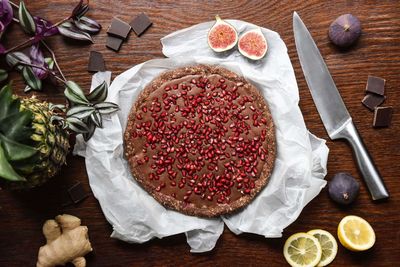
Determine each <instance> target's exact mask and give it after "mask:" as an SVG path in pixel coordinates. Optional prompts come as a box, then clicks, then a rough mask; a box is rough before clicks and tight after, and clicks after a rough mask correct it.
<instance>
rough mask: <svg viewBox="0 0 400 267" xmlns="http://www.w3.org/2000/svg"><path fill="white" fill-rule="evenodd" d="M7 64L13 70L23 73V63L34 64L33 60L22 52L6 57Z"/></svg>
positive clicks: (9, 54)
mask: <svg viewBox="0 0 400 267" xmlns="http://www.w3.org/2000/svg"><path fill="white" fill-rule="evenodd" d="M6 62H7V64H8V65H9V66H10V67H11V68H15V69H17V70H19V71H22V68H23V66H22V65H21V62H22V63H29V64H30V63H32V62H31V59H30V58H29V57H28V56H27V55H25V54H24V53H22V52H12V53H8V54H7V55H6Z"/></svg>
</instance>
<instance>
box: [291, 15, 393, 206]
mask: <svg viewBox="0 0 400 267" xmlns="http://www.w3.org/2000/svg"><path fill="white" fill-rule="evenodd" d="M293 32H294V39H295V44H296V49H297V54H298V56H299V60H300V65H301V68H302V69H303V73H304V77H305V79H306V82H307V85H308V88H309V89H310V92H311V96H312V98H313V100H314V103H315V106H316V107H317V110H318V113H319V115H320V117H321V120H322V123H323V125H324V127H325V129H326V131H327V133H328V135H329V137H330V138H331V139H332V140H336V139H346V140H347V141H348V142H349V143H350V145H351V147H352V148H353V150H354V154H355V157H356V161H357V163H358V167H359V169H360V172H361V174H362V176H363V178H364V180H365V182H366V184H367V187H368V189H369V191H370V193H371V196H372V199H374V200H378V199H384V198H388V197H389V193H388V191H387V190H386V187H385V185H384V183H383V180H382V178H381V176H380V174H379V172H378V170H377V168H376V167H375V164H374V163H373V161H372V158H371V156H370V155H369V153H368V151H367V150H366V148H365V145H364V143H363V141H362V139H361V137H360V135H359V134H358V131H357V129H356V127H355V125H354V123H353V121H352V118H351V116H350V114H349V112H348V111H347V108H346V106H345V104H344V102H343V99H342V97H341V96H340V93H339V91H338V89H337V88H336V85H335V82H334V81H333V78H332V76H331V74H330V73H329V70H328V67H327V66H326V64H325V61H324V60H323V58H322V56H321V53H320V52H319V50H318V47H317V45H316V44H315V42H314V40H313V38H312V36H311V34H310V32H309V31H308V29H307V27H306V26H305V25H304V23H303V21H302V20H301V19H300V17H299V15H298V14H297V13H296V12H294V13H293Z"/></svg>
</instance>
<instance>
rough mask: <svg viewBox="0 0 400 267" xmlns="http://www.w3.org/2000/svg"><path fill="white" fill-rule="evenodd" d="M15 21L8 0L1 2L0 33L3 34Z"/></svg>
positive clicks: (1, 0)
mask: <svg viewBox="0 0 400 267" xmlns="http://www.w3.org/2000/svg"><path fill="white" fill-rule="evenodd" d="M12 19H13V10H12V7H11V5H10V3H9V2H8V0H0V32H3V31H4V30H5V29H6V28H7V26H8V24H10V23H11V21H12Z"/></svg>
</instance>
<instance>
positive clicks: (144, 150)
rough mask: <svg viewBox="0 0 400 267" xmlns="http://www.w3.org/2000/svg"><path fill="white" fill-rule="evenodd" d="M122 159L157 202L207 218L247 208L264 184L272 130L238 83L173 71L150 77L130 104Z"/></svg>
mask: <svg viewBox="0 0 400 267" xmlns="http://www.w3.org/2000/svg"><path fill="white" fill-rule="evenodd" d="M125 155H126V158H127V160H128V162H129V165H130V169H131V171H132V174H133V177H134V178H135V179H136V180H137V181H138V182H139V184H141V185H142V186H143V188H144V189H145V190H147V191H148V192H149V193H150V194H151V195H152V196H153V197H154V198H155V199H156V200H157V201H159V202H160V203H161V204H163V205H164V206H166V207H169V208H171V209H175V210H177V211H180V212H182V213H185V214H189V215H195V216H202V217H214V216H218V215H222V214H226V213H231V212H233V211H235V210H238V209H240V208H241V207H243V206H245V205H247V204H248V203H249V202H250V201H251V200H252V199H253V198H254V197H255V196H256V195H257V193H258V192H260V191H261V190H262V189H263V188H264V186H265V185H266V184H267V181H268V178H269V177H270V175H271V172H272V169H273V165H274V160H275V131H274V124H273V121H272V117H271V114H270V111H269V109H268V106H267V104H266V102H265V100H264V98H263V97H262V95H261V94H260V93H259V91H258V90H257V88H255V87H254V86H253V85H252V84H250V83H249V82H247V81H246V80H245V79H244V78H243V77H240V76H239V75H237V74H236V73H234V72H232V71H229V70H227V69H224V68H221V67H216V66H207V65H198V66H190V67H184V68H179V69H175V70H171V71H167V72H164V73H162V74H161V75H160V76H158V77H157V78H155V79H154V80H153V81H152V82H151V83H150V84H149V85H147V87H146V88H145V89H144V90H143V91H142V93H141V94H140V95H139V97H138V99H137V101H136V102H135V103H134V104H133V107H132V110H131V113H130V115H129V119H128V123H127V127H126V131H125Z"/></svg>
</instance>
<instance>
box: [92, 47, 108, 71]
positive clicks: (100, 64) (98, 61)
mask: <svg viewBox="0 0 400 267" xmlns="http://www.w3.org/2000/svg"><path fill="white" fill-rule="evenodd" d="M105 70H106V65H105V63H104V58H103V54H101V53H100V52H97V51H90V56H89V64H88V71H89V72H97V71H105Z"/></svg>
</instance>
